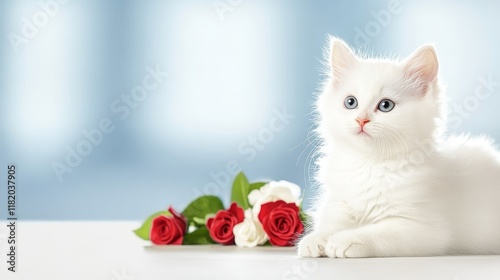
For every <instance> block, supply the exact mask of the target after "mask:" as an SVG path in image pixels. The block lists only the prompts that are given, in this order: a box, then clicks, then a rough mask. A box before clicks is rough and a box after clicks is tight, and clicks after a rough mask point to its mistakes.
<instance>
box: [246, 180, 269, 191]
mask: <svg viewBox="0 0 500 280" xmlns="http://www.w3.org/2000/svg"><path fill="white" fill-rule="evenodd" d="M265 184H267V183H266V182H255V183H251V184H250V189H249V191H248V193H251V192H252V191H253V190H258V189H260V188H262V186H264V185H265Z"/></svg>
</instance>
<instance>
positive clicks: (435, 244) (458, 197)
mask: <svg viewBox="0 0 500 280" xmlns="http://www.w3.org/2000/svg"><path fill="white" fill-rule="evenodd" d="M330 50H331V55H330V57H329V61H330V63H329V66H330V71H329V77H328V79H327V81H326V82H325V83H324V90H323V92H322V93H321V94H320V96H319V98H318V101H317V110H318V113H319V125H318V133H319V135H320V137H321V138H322V140H323V146H322V150H321V152H322V157H321V158H320V160H319V163H318V164H319V172H318V174H317V180H318V182H319V184H320V186H321V191H320V193H319V194H318V196H317V200H316V204H315V205H314V206H315V207H314V208H315V212H314V214H313V220H314V223H313V227H312V228H311V229H310V232H309V233H308V234H307V235H306V236H305V237H304V238H303V239H302V240H301V241H300V242H299V244H298V253H299V255H300V256H303V257H320V256H328V257H341V258H343V257H392V256H433V255H449V254H500V154H499V152H498V151H497V150H495V149H494V148H493V147H492V141H490V140H489V139H487V138H484V137H483V138H469V137H468V136H461V137H445V136H444V135H445V134H444V133H443V132H444V129H443V123H445V121H444V114H443V112H444V109H443V106H444V102H443V101H442V99H443V98H442V92H441V88H440V86H439V83H438V79H437V72H438V71H437V70H438V63H437V56H436V54H435V51H434V48H433V47H431V46H424V47H422V48H420V49H419V50H417V51H416V52H415V53H414V54H413V55H412V56H410V57H409V58H408V59H406V60H404V61H402V62H397V61H389V60H381V59H361V58H359V57H356V56H355V55H354V54H353V53H352V52H351V50H350V49H349V48H348V47H347V46H346V45H345V44H344V43H343V42H342V41H340V40H339V39H335V38H332V40H331V48H330ZM350 95H352V96H355V97H356V98H357V100H358V103H359V105H358V108H356V109H354V110H348V109H346V108H345V107H344V99H345V98H346V97H347V96H350ZM383 98H388V99H391V100H392V101H395V103H396V106H395V108H394V109H393V110H392V111H390V112H387V113H384V112H381V111H379V110H376V108H377V104H378V103H379V102H380V100H381V99H383ZM359 117H366V118H369V119H370V122H369V123H368V124H366V126H365V130H366V132H367V133H368V134H369V135H370V137H369V136H367V135H363V134H357V132H358V131H359V130H360V126H359V124H358V123H357V122H356V121H355V119H356V118H359Z"/></svg>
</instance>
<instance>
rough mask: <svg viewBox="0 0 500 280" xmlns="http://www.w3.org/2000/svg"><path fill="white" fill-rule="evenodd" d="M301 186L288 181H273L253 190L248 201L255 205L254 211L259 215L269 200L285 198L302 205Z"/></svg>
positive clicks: (287, 200) (284, 199)
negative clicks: (263, 205) (262, 206)
mask: <svg viewBox="0 0 500 280" xmlns="http://www.w3.org/2000/svg"><path fill="white" fill-rule="evenodd" d="M300 195H301V190H300V187H299V186H297V185H296V184H294V183H290V182H288V181H278V182H276V181H272V182H269V183H267V184H266V185H264V186H262V187H261V188H260V189H258V190H253V191H251V192H250V193H249V194H248V201H249V202H250V204H251V205H252V206H253V212H254V215H255V216H256V217H258V215H259V212H260V206H261V205H262V204H265V203H268V202H275V201H278V200H283V201H284V202H286V203H295V204H296V205H297V206H299V205H300V203H301V202H302V199H301V198H300Z"/></svg>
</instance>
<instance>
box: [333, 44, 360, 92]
mask: <svg viewBox="0 0 500 280" xmlns="http://www.w3.org/2000/svg"><path fill="white" fill-rule="evenodd" d="M357 63H358V59H357V58H356V56H355V55H354V53H353V51H352V50H351V49H350V48H349V47H348V46H347V44H346V43H344V41H342V40H340V39H338V38H335V37H331V38H330V67H331V69H332V74H333V81H334V85H335V86H338V84H339V83H340V82H341V80H342V77H344V76H345V73H346V72H347V71H349V69H351V68H352V67H353V66H354V65H356V64H357Z"/></svg>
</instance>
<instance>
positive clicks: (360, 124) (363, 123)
mask: <svg viewBox="0 0 500 280" xmlns="http://www.w3.org/2000/svg"><path fill="white" fill-rule="evenodd" d="M356 121H357V122H358V123H359V126H361V129H363V127H364V126H365V124H367V123H369V122H370V120H369V119H363V118H357V119H356Z"/></svg>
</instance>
